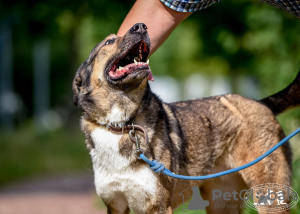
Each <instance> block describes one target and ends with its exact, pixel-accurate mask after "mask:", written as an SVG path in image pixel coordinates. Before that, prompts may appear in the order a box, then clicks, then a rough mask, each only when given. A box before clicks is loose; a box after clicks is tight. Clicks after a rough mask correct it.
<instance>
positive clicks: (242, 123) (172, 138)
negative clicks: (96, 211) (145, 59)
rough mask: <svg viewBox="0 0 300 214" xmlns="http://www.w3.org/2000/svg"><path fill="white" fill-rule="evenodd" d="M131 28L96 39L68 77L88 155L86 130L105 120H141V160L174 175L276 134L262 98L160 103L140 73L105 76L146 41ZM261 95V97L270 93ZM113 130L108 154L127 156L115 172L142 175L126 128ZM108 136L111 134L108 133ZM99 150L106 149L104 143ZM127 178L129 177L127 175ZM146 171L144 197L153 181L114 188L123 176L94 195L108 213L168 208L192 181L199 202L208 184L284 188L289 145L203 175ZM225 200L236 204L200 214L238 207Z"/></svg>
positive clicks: (264, 144) (219, 161) (228, 159)
mask: <svg viewBox="0 0 300 214" xmlns="http://www.w3.org/2000/svg"><path fill="white" fill-rule="evenodd" d="M140 26H141V25H140ZM132 29H133V28H132ZM132 29H131V30H129V31H128V33H127V34H126V35H125V36H124V37H116V36H115V35H110V36H108V37H107V38H106V39H105V40H104V41H103V42H101V43H100V44H99V45H97V46H96V48H95V49H94V50H93V51H92V53H91V55H90V57H89V58H88V60H87V61H86V62H84V63H83V64H82V66H81V67H80V68H79V69H78V72H77V74H76V76H75V78H74V82H73V91H74V102H75V103H76V104H77V105H78V106H79V108H80V109H81V110H82V111H83V112H84V116H83V117H82V119H81V128H82V130H83V132H84V133H85V136H86V142H87V147H88V149H89V150H90V151H91V155H92V159H93V161H94V159H95V157H94V156H95V155H97V153H96V151H97V150H96V149H95V147H96V146H97V145H98V144H99V143H100V144H99V145H101V142H102V141H101V139H98V138H97V139H95V136H94V135H95V134H94V135H93V134H92V133H95V130H98V131H99V133H104V126H105V125H116V124H118V125H120V126H123V125H125V124H128V123H132V122H134V123H135V124H138V125H140V126H142V127H143V128H144V129H145V130H146V131H147V133H148V137H149V142H148V144H147V145H146V144H144V138H143V135H142V134H141V133H138V132H137V134H138V137H139V139H140V142H141V147H142V148H143V150H144V151H145V155H146V156H147V157H148V158H149V159H156V160H159V161H160V162H162V163H164V164H165V166H166V168H168V169H170V170H171V171H172V172H174V173H176V174H182V175H189V176H199V175H207V174H212V173H216V172H220V171H224V170H227V169H232V168H234V167H237V166H241V165H243V164H246V163H248V162H250V161H252V160H254V159H255V158H257V157H258V156H260V155H262V154H263V153H265V152H266V151H267V150H268V149H270V148H271V147H272V146H274V145H275V144H276V143H277V142H278V141H280V140H281V139H282V138H283V137H284V134H283V131H282V129H281V127H280V125H279V124H278V122H277V120H276V118H275V117H274V115H273V113H272V111H273V109H272V108H271V106H268V107H267V106H265V105H264V104H262V103H264V102H262V103H260V102H257V101H254V100H251V99H247V98H244V97H242V96H239V95H231V94H229V95H223V96H216V97H211V98H205V99H198V100H193V101H183V102H177V103H171V104H167V103H163V102H162V101H160V100H159V99H158V98H157V97H156V95H154V94H153V93H152V92H151V90H150V86H149V85H148V82H147V79H146V77H147V75H148V73H147V72H148V71H136V72H134V73H132V74H129V75H128V76H127V77H124V78H123V79H121V80H118V81H114V80H111V79H110V77H109V75H108V73H107V71H108V70H107V69H109V68H110V67H109V66H111V62H114V61H116V60H119V59H120V57H123V56H124V55H125V54H126V53H127V52H128V50H130V48H132V47H133V46H134V45H135V44H136V41H140V40H141V39H142V40H145V41H146V43H147V41H148V40H149V38H148V35H147V34H145V33H143V35H140V34H136V33H135V32H134V33H133V31H132ZM111 39H114V42H113V43H111V44H109V45H105V43H106V41H108V40H111ZM148 43H149V41H148ZM148 43H147V44H148ZM293 89H294V88H293ZM293 91H295V90H293ZM266 100H268V102H269V100H270V99H266ZM277 112H278V111H277ZM121 135H122V136H121V137H120V140H119V141H118V142H117V144H114V143H115V142H111V144H112V146H111V147H112V148H114V149H117V150H118V154H115V153H113V151H111V152H112V153H111V155H115V156H116V158H117V159H120V160H124V161H125V162H128V166H125V168H124V170H125V171H124V172H122V173H126V172H127V171H126V169H127V168H128V172H129V171H130V170H131V171H130V172H131V173H137V174H136V175H135V176H143V175H141V174H139V173H138V172H139V171H140V170H144V171H145V170H146V171H145V172H147V173H148V171H147V169H148V168H149V166H148V165H147V164H145V163H144V162H143V161H141V160H138V159H137V158H136V157H135V155H134V150H135V148H136V147H135V144H134V143H133V142H132V141H131V140H130V139H129V136H128V134H127V133H123V134H121ZM93 137H94V138H93ZM111 138H112V139H116V138H117V137H116V136H115V135H114V137H111ZM103 140H106V139H103ZM105 142H106V141H105ZM108 143H110V142H108ZM99 145H98V146H99ZM107 148H110V147H109V145H108V146H107ZM98 149H99V148H98ZM98 151H99V150H98ZM106 152H107V153H108V154H109V153H110V151H106ZM93 155H94V156H93ZM124 158H125V159H124ZM116 161H117V160H116ZM94 163H95V161H94ZM108 164H109V163H108ZM97 167H98V166H97V165H95V164H94V170H98V168H97ZM126 167H127V168H126ZM100 173H101V171H100ZM117 175H118V174H117ZM145 175H146V174H145ZM124 176H125V174H124ZM128 176H129V178H130V175H128ZM147 176H153V179H152V180H154V181H153V182H155V185H156V186H155V196H153V195H151V194H152V193H153V191H154V190H153V189H151V188H150V187H151V185H154V183H151V184H150V183H149V185H145V186H144V187H142V186H137V187H134V188H133V189H127V190H126V191H125V192H120V191H119V190H121V188H120V186H122V182H127V180H126V181H124V180H122V179H121V178H120V179H121V180H116V181H113V182H110V183H109V180H106V181H105V182H108V183H109V184H108V185H109V188H111V189H112V191H115V192H112V193H109V196H107V195H105V197H104V196H103V197H102V199H103V200H104V202H105V204H106V205H107V207H108V213H129V209H133V210H134V211H135V212H136V213H149V214H150V213H151V214H154V213H157V214H158V213H160V214H165V213H168V214H169V213H173V210H174V209H176V207H178V206H179V205H180V204H181V203H182V196H180V195H179V194H180V193H181V192H182V191H183V190H184V189H187V192H185V194H187V195H191V193H192V192H191V190H190V189H189V187H190V186H195V185H196V186H198V187H199V188H200V190H201V194H202V196H203V198H204V199H206V200H211V198H212V190H213V189H220V190H223V191H229V192H232V191H233V190H236V191H239V190H242V189H247V188H250V187H252V186H255V185H258V184H263V183H279V184H284V185H287V186H290V185H291V152H290V147H289V144H288V143H286V144H285V145H283V146H282V147H280V148H279V149H277V150H276V151H275V152H273V153H272V154H271V155H270V156H268V157H266V158H265V159H264V160H262V161H260V162H259V163H257V164H255V165H253V166H251V167H249V168H247V169H244V170H242V171H239V172H236V173H233V174H230V175H226V176H223V177H219V178H215V179H210V180H205V181H185V180H180V179H174V178H170V177H167V176H165V175H164V174H161V173H154V172H153V173H152V174H148V175H147ZM112 178H113V177H112ZM95 179H96V178H95ZM134 179H135V178H134V177H132V181H128V182H129V183H128V184H130V185H132V182H137V180H134ZM141 179H142V180H143V179H146V177H144V178H143V177H141ZM96 180H97V179H96ZM152 180H151V182H152ZM97 182H99V181H97ZM96 186H97V183H96ZM118 188H119V189H118ZM135 188H136V189H135ZM139 188H141V189H142V190H141V191H140V192H139V194H140V197H139V198H136V200H131V195H130V194H133V195H132V197H135V196H134V194H136V193H135V190H138V189H139ZM143 188H145V189H144V190H143ZM114 189H115V190H114ZM131 191H132V193H131ZM128 194H129V195H128ZM100 195H101V192H100ZM139 200H141V201H139ZM121 202H122V203H121ZM220 203H224V201H220ZM226 203H227V204H233V205H236V206H237V208H236V209H228V210H226V211H225V210H224V209H221V208H220V207H215V206H209V207H207V213H213V214H216V213H224V212H226V213H240V212H241V210H242V209H241V208H240V206H241V205H242V202H241V201H240V200H239V201H229V202H226ZM287 213H289V211H287Z"/></svg>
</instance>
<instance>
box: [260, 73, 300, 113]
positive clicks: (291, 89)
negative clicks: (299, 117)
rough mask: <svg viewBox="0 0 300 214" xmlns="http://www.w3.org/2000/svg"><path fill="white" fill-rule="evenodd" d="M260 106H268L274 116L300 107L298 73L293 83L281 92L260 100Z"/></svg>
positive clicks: (299, 76)
mask: <svg viewBox="0 0 300 214" xmlns="http://www.w3.org/2000/svg"><path fill="white" fill-rule="evenodd" d="M259 102H261V103H262V104H264V105H266V106H268V107H269V108H270V109H271V110H272V112H273V114H274V115H278V114H280V113H282V112H283V111H285V110H287V109H290V108H294V107H297V106H299V105H300V71H299V72H298V74H297V76H296V78H295V79H294V81H293V82H292V83H291V84H289V85H288V87H286V88H285V89H283V90H282V91H279V92H278V93H276V94H274V95H271V96H269V97H266V98H264V99H262V100H260V101H259Z"/></svg>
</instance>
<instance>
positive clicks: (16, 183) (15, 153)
mask: <svg viewBox="0 0 300 214" xmlns="http://www.w3.org/2000/svg"><path fill="white" fill-rule="evenodd" d="M133 3H134V1H133V0H130V1H129V0H128V1H123V0H114V1H108V0H86V1H68V0H41V1H24V0H22V1H20V0H15V1H8V0H4V1H1V2H0V213H1V214H10V213H13V214H23V213H30V214H33V213H54V214H57V213H75V214H76V213H101V210H105V207H104V205H103V204H102V203H101V201H100V200H99V199H98V198H97V197H96V195H95V191H94V187H93V173H92V166H91V161H90V157H89V154H88V151H87V149H86V148H85V144H84V136H83V134H82V133H81V131H80V129H79V117H80V112H79V111H78V110H77V109H76V107H75V106H74V105H73V102H72V90H71V86H72V79H73V76H74V74H75V72H76V69H77V68H78V67H79V65H80V64H81V62H83V61H84V60H85V59H86V58H87V57H88V55H89V53H90V51H91V50H92V49H93V47H94V46H95V45H96V44H97V43H99V42H100V41H101V40H102V39H104V38H105V37H106V36H107V35H108V34H110V33H116V32H117V30H118V28H119V26H120V25H121V23H122V21H123V19H124V18H125V16H126V14H127V12H128V11H129V9H130V8H131V6H132V5H133ZM145 9H146V8H145ZM299 35H300V20H299V19H297V18H296V17H294V16H293V15H290V14H288V13H287V12H285V11H282V10H279V9H276V8H273V7H271V6H269V5H267V4H265V3H263V2H260V1H257V0H251V1H250V0H244V1H236V0H223V1H221V2H220V3H217V4H215V5H213V6H211V7H209V8H207V9H206V10H203V11H200V12H197V13H194V14H193V15H191V16H190V17H189V18H188V19H187V20H185V21H184V22H183V23H181V24H180V25H179V27H178V28H177V29H176V30H175V31H174V32H173V34H172V35H171V37H170V38H169V39H168V40H167V41H166V42H165V43H164V44H163V45H162V46H161V47H160V49H158V50H157V52H155V54H153V56H152V57H151V59H150V66H151V69H152V73H153V74H154V79H155V81H154V82H153V83H151V87H152V89H153V91H155V92H156V93H157V94H158V95H159V96H160V97H161V98H162V99H163V100H164V101H166V102H172V101H177V100H186V99H194V98H199V97H205V96H212V95H220V94H225V93H239V94H241V95H243V96H246V97H250V98H254V99H260V98H263V97H264V96H267V95H270V94H272V93H275V92H277V91H279V90H281V89H283V88H284V87H285V86H287V85H288V84H289V83H290V82H291V81H292V80H293V79H294V78H295V76H296V74H297V72H298V70H299V68H300V36H299ZM278 120H279V121H280V123H281V124H282V125H283V127H284V130H285V132H286V133H287V134H289V133H290V132H292V131H293V130H295V129H296V128H297V127H299V126H300V110H299V109H294V110H290V111H288V112H286V113H284V114H282V115H280V116H279V117H278ZM291 143H292V147H293V152H294V157H293V161H294V163H293V167H294V175H293V186H292V187H293V188H294V189H295V190H296V191H297V192H298V194H300V183H299V180H300V147H299V145H300V137H299V136H296V137H295V138H294V139H293V140H292V141H291ZM38 206H40V208H37V207H38ZM176 213H181V209H180V208H179V209H178V210H177V211H176ZM190 213H193V212H190ZM195 213H196V212H195ZM198 213H199V212H198ZM203 213H205V212H203ZM246 213H251V211H250V210H247V211H246ZM293 213H300V204H299V203H298V205H297V206H296V207H294V209H293Z"/></svg>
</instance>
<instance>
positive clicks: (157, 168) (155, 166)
mask: <svg viewBox="0 0 300 214" xmlns="http://www.w3.org/2000/svg"><path fill="white" fill-rule="evenodd" d="M299 132H300V127H299V128H298V129H296V130H295V131H294V132H292V133H291V134H289V135H288V136H286V137H285V138H284V139H283V140H281V141H280V142H279V143H277V144H276V145H275V146H273V147H272V148H271V149H270V150H269V151H267V152H266V153H264V154H263V155H261V156H260V157H258V158H256V159H255V160H253V161H251V162H249V163H247V164H244V165H242V166H239V167H236V168H234V169H229V170H226V171H223V172H218V173H215V174H211V175H203V176H186V175H176V174H173V173H172V172H171V171H170V170H168V169H166V168H165V166H164V165H163V164H162V163H160V162H158V161H156V160H153V161H152V160H149V159H148V158H146V156H145V155H144V154H143V153H141V154H140V155H139V157H140V158H141V159H142V160H143V161H145V162H146V163H148V164H149V165H150V168H151V169H152V170H153V171H154V172H162V173H164V174H165V175H168V176H170V177H173V178H179V179H185V180H206V179H209V178H216V177H220V176H223V175H227V174H230V173H233V172H237V171H240V170H242V169H245V168H247V167H249V166H252V165H253V164H256V163H257V162H259V161H261V160H262V159H264V158H265V157H267V156H268V155H269V154H271V153H272V152H274V151H275V150H276V149H278V148H279V147H280V146H281V145H282V144H284V143H285V142H287V141H288V140H289V139H291V138H292V137H294V136H295V135H296V134H298V133H299Z"/></svg>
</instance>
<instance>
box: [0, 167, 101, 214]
mask: <svg viewBox="0 0 300 214" xmlns="http://www.w3.org/2000/svg"><path fill="white" fill-rule="evenodd" d="M69 213H70V214H87V213H88V214H104V213H106V212H105V207H104V205H103V203H102V202H101V200H100V199H99V198H97V196H96V193H95V189H94V184H93V175H92V173H91V174H78V173H76V174H72V175H67V176H66V175H56V176H47V177H40V178H34V179H30V180H24V181H18V182H15V183H11V184H9V185H7V186H4V187H1V188H0V214H69Z"/></svg>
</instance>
